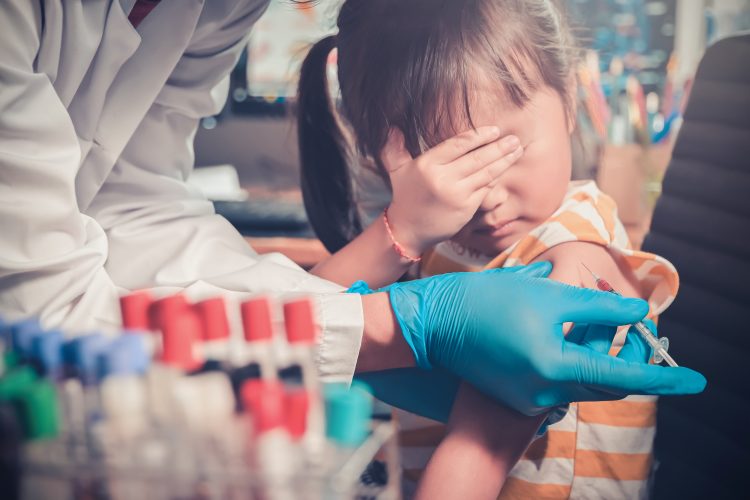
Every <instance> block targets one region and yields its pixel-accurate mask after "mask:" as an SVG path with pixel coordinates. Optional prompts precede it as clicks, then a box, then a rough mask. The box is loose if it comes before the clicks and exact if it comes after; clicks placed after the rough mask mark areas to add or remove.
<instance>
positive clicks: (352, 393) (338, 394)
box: [324, 381, 372, 447]
mask: <svg viewBox="0 0 750 500" xmlns="http://www.w3.org/2000/svg"><path fill="white" fill-rule="evenodd" d="M324 394H325V405H326V436H327V437H328V439H330V440H331V441H333V442H335V443H336V444H338V445H340V446H345V447H356V446H359V445H360V444H362V442H363V441H364V440H365V438H366V437H367V435H368V434H369V432H370V417H371V415H372V396H370V394H369V392H368V390H367V386H366V385H365V384H362V383H361V382H356V381H355V382H353V383H352V386H351V388H350V389H348V388H347V387H346V385H344V384H330V385H327V386H326V387H325V390H324Z"/></svg>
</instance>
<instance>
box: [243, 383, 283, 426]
mask: <svg viewBox="0 0 750 500" xmlns="http://www.w3.org/2000/svg"><path fill="white" fill-rule="evenodd" d="M242 401H243V403H244V406H245V408H249V409H250V414H251V416H252V418H253V428H254V430H255V434H256V435H260V434H263V433H265V432H268V431H270V430H273V429H276V428H278V427H283V426H284V424H285V415H284V386H283V384H282V383H281V382H279V381H273V380H258V379H253V380H248V381H247V382H245V383H244V384H243V386H242Z"/></svg>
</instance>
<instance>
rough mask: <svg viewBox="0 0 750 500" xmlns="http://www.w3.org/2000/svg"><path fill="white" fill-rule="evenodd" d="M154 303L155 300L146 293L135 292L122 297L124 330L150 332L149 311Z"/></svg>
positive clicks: (121, 306) (121, 307)
mask: <svg viewBox="0 0 750 500" xmlns="http://www.w3.org/2000/svg"><path fill="white" fill-rule="evenodd" d="M152 303H153V298H152V297H151V294H150V293H148V292H146V291H141V292H134V293H131V294H129V295H124V296H122V297H120V312H121V313H122V326H123V328H125V329H127V330H144V331H145V330H148V329H149V318H148V310H149V307H151V304H152Z"/></svg>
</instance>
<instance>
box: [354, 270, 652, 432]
mask: <svg viewBox="0 0 750 500" xmlns="http://www.w3.org/2000/svg"><path fill="white" fill-rule="evenodd" d="M358 286H359V287H362V286H363V284H362V283H360V285H358ZM359 290H360V292H365V290H368V289H367V288H359ZM368 291H369V290H368ZM370 292H371V291H370ZM365 293H366V292H365ZM644 321H645V322H646V324H647V325H648V327H649V328H651V331H653V332H654V333H657V331H656V326H655V325H654V323H653V322H652V321H651V320H644ZM616 333H617V328H616V327H614V326H604V325H588V324H583V325H576V326H575V327H574V328H573V330H572V331H571V332H570V333H569V334H568V336H567V337H566V339H565V340H566V342H573V343H576V344H579V345H582V346H584V347H587V348H590V349H593V350H595V351H597V352H600V353H602V354H607V353H608V352H609V349H610V347H611V346H612V340H613V339H614V336H615V334H616ZM652 355H653V352H652V350H651V347H650V346H649V345H648V344H647V343H646V341H644V340H643V339H642V338H641V336H640V335H638V333H637V332H636V330H635V328H631V329H630V332H629V334H628V336H627V338H626V340H625V345H624V346H623V348H622V349H621V350H620V352H619V353H618V355H617V357H618V358H620V359H623V360H626V361H630V362H634V363H647V362H648V360H649V359H650V358H651V356H652ZM356 378H357V379H358V380H362V381H364V382H366V383H367V384H368V385H369V386H370V387H371V388H372V390H373V394H375V396H376V397H378V399H380V400H381V401H384V402H386V403H388V404H390V405H392V406H395V407H397V408H401V409H402V410H406V411H409V412H411V413H415V414H417V415H421V416H423V417H427V418H431V419H433V420H437V421H439V422H444V423H445V422H447V421H448V417H449V416H450V412H451V409H452V408H453V401H454V400H455V398H456V392H457V391H458V386H459V385H460V383H461V379H460V378H458V377H457V376H456V375H454V374H452V373H450V372H447V371H445V370H442V369H439V368H437V369H433V370H423V369H421V368H399V369H394V370H382V371H376V372H364V373H358V374H357V375H356ZM591 394H592V397H591V399H598V400H602V401H605V400H614V399H621V398H623V397H624V394H612V393H608V392H603V391H592V393H591ZM564 408H565V407H561V410H562V411H560V412H558V413H559V415H557V417H556V418H555V419H553V420H552V421H550V420H549V419H548V420H546V421H545V422H544V423H543V424H542V427H541V428H540V430H539V433H540V435H541V434H543V433H544V431H545V430H546V428H547V427H548V426H549V425H550V424H552V423H555V422H557V421H559V420H560V419H561V417H562V416H564Z"/></svg>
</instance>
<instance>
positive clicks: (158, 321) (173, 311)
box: [148, 293, 190, 330]
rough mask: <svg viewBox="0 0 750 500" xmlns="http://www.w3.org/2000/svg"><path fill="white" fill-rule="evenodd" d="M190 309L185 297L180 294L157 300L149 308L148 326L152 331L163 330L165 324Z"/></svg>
mask: <svg viewBox="0 0 750 500" xmlns="http://www.w3.org/2000/svg"><path fill="white" fill-rule="evenodd" d="M189 307H190V306H189V304H188V302H187V299H186V298H185V296H184V295H182V294H179V293H178V294H176V295H170V296H169V297H164V298H161V299H159V300H155V301H154V302H152V303H151V305H150V306H149V308H148V325H149V327H150V328H151V329H152V330H161V328H162V326H163V325H164V323H166V322H168V321H169V320H171V319H172V318H174V317H176V316H179V315H180V314H181V313H182V311H184V310H185V309H187V308H189Z"/></svg>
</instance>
